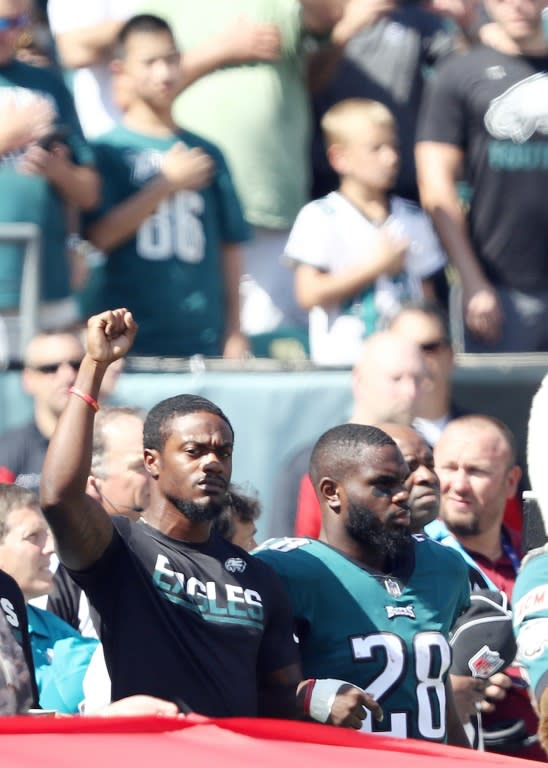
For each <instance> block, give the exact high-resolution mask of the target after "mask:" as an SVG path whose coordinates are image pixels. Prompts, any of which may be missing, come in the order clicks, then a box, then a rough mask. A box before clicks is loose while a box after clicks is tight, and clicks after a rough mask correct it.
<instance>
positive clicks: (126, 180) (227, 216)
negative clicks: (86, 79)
mask: <svg viewBox="0 0 548 768" xmlns="http://www.w3.org/2000/svg"><path fill="white" fill-rule="evenodd" d="M178 141H180V142H183V143H184V144H185V146H186V147H188V148H189V149H190V148H193V147H198V148H200V149H202V150H203V151H204V152H206V153H207V154H208V155H209V156H210V157H212V159H213V161H214V164H215V174H214V177H213V179H212V181H211V183H210V185H209V186H208V187H206V188H205V189H202V190H200V191H187V190H183V191H179V192H177V193H175V194H174V195H172V196H170V197H169V198H166V199H164V200H163V201H162V202H161V203H160V204H159V205H158V207H157V208H156V210H155V211H154V213H153V214H152V215H150V216H149V217H148V218H147V219H146V220H145V221H143V222H142V224H141V225H140V227H139V229H138V230H137V232H136V234H135V236H134V237H132V238H130V239H129V240H127V241H126V242H124V243H122V244H121V245H120V246H118V247H116V248H115V249H114V250H112V251H111V252H110V253H109V255H108V258H107V260H106V263H105V264H103V265H99V266H97V267H96V268H94V269H93V271H92V275H91V279H90V281H89V282H88V284H87V285H86V287H85V288H84V290H83V291H82V293H81V295H80V297H79V298H80V305H81V309H82V311H83V313H84V315H86V316H89V315H90V314H95V313H97V312H102V311H104V310H105V309H109V308H112V307H128V308H129V309H131V311H132V312H133V314H134V316H135V319H136V320H137V322H138V323H139V333H138V334H137V338H136V341H135V345H134V347H133V350H132V351H133V352H134V353H135V354H141V355H168V356H180V357H187V356H190V355H194V354H204V355H213V356H214V355H219V354H221V352H222V341H223V332H224V318H225V298H224V277H223V270H222V244H223V243H238V242H241V241H243V240H245V239H246V237H247V226H246V224H245V222H244V220H243V216H242V212H241V208H240V205H239V202H238V198H237V195H236V192H235V190H234V187H233V185H232V181H231V178H230V174H229V171H228V168H227V166H226V163H225V161H224V158H223V156H222V154H221V153H220V152H219V150H218V149H217V148H216V147H215V146H213V145H212V144H210V143H209V142H206V141H204V140H203V139H201V138H200V137H198V136H196V135H194V134H192V133H189V132H188V131H182V130H181V132H180V133H179V134H178V135H176V136H172V137H167V138H155V137H150V136H145V135H142V134H139V133H135V132H133V131H130V130H128V129H127V128H125V127H123V126H118V127H116V128H114V129H113V130H112V131H109V132H108V133H107V134H105V135H103V136H102V137H100V138H99V139H98V140H97V142H96V144H95V145H94V149H95V154H96V162H97V166H98V169H99V172H100V174H101V177H102V179H103V200H102V205H101V208H100V210H98V211H97V212H96V213H95V214H94V215H93V216H91V217H89V219H88V221H89V220H97V219H99V218H100V217H101V216H102V215H104V214H105V213H106V212H107V211H109V209H111V208H112V207H114V206H116V205H118V204H120V203H121V202H123V201H125V200H126V199H127V198H128V197H130V196H131V195H133V194H135V193H137V192H138V191H139V190H141V189H142V188H143V187H145V186H146V185H147V184H148V183H149V182H150V181H151V179H153V178H154V177H155V176H156V175H157V174H158V172H159V170H160V166H161V161H162V155H163V154H164V153H165V152H166V151H167V150H168V149H170V147H172V146H173V145H174V144H175V143H176V142H178Z"/></svg>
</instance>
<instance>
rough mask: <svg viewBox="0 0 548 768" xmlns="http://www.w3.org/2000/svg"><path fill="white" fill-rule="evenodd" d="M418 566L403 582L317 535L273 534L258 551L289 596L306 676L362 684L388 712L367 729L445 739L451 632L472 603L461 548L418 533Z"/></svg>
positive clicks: (369, 719)
mask: <svg viewBox="0 0 548 768" xmlns="http://www.w3.org/2000/svg"><path fill="white" fill-rule="evenodd" d="M413 539H414V541H413V548H414V565H413V567H412V570H411V571H410V574H409V575H408V576H407V577H406V578H405V580H401V579H399V578H396V577H391V576H389V575H386V574H375V573H373V572H369V571H367V570H365V569H364V568H362V567H360V565H359V564H358V563H356V562H355V561H353V560H350V559H348V558H347V557H345V556H344V555H342V554H341V553H339V552H337V551H336V550H335V549H332V548H331V547H329V546H328V545H326V544H323V543H321V542H319V541H316V540H311V539H271V540H269V541H267V542H265V544H264V545H263V546H262V547H261V548H260V549H259V550H257V552H256V554H257V556H258V557H260V558H261V559H263V560H265V562H267V563H268V564H269V565H271V566H272V567H273V568H274V569H275V570H276V571H277V572H278V574H279V575H280V576H281V578H282V581H283V582H284V584H285V586H286V588H287V591H288V594H289V596H290V600H291V604H292V608H293V615H294V618H295V623H296V633H297V635H298V637H299V644H300V649H301V657H302V663H303V671H304V675H305V677H316V678H326V677H332V678H338V679H341V680H346V681H348V682H351V683H354V684H355V685H358V686H359V687H360V688H363V689H364V690H365V691H367V692H368V693H371V694H372V696H374V697H375V699H377V701H378V702H379V704H380V705H381V706H382V708H383V710H384V720H383V721H382V722H381V723H377V722H376V721H373V719H372V717H371V715H370V713H369V714H368V715H367V717H366V719H365V720H364V724H363V726H362V730H364V731H374V732H381V733H384V734H386V735H390V736H399V737H403V738H405V737H411V738H419V739H429V740H431V741H445V740H446V738H447V728H446V725H447V724H446V716H445V715H446V697H445V685H444V684H445V679H446V677H447V674H448V671H449V667H450V664H451V649H450V646H449V643H448V641H447V635H448V633H449V630H450V629H451V627H452V625H453V623H454V621H455V620H456V618H457V617H458V616H459V615H460V614H461V613H462V611H463V610H465V609H466V607H467V606H468V604H469V595H470V590H469V585H468V577H467V572H466V567H465V565H464V562H463V561H462V559H461V558H460V557H459V556H458V554H457V553H455V552H452V551H450V550H447V548H445V547H442V546H440V545H439V544H438V543H437V542H433V541H430V540H428V539H425V538H424V537H422V536H416V537H413Z"/></svg>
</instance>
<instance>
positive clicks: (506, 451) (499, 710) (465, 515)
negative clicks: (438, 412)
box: [427, 414, 546, 761]
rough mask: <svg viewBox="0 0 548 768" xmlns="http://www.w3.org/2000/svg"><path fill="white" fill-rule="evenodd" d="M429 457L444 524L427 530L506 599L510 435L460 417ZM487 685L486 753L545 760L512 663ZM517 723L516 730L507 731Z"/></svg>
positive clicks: (515, 558) (511, 569)
mask: <svg viewBox="0 0 548 768" xmlns="http://www.w3.org/2000/svg"><path fill="white" fill-rule="evenodd" d="M434 458H435V466H436V472H437V473H438V476H439V478H440V485H441V510H440V517H441V522H442V523H444V526H443V527H442V526H440V523H439V522H437V523H433V524H432V525H431V526H428V528H427V533H429V534H430V535H434V536H435V537H436V538H438V539H439V540H440V541H441V542H442V543H443V544H445V545H446V546H448V547H450V548H452V549H455V550H457V551H458V552H460V554H461V555H462V557H463V559H464V560H465V561H466V563H467V564H468V568H469V578H470V582H471V585H472V588H473V589H474V590H475V589H478V588H479V589H482V588H488V589H495V590H500V591H501V592H504V593H505V594H506V596H507V598H508V600H509V601H512V595H513V589H514V584H515V581H516V576H517V574H518V570H519V567H520V558H521V551H520V541H519V537H518V536H517V535H516V534H515V533H514V532H512V531H511V530H510V529H508V528H506V527H505V525H504V524H503V518H504V508H505V504H506V501H507V499H509V498H511V497H513V496H514V494H515V492H516V488H517V485H518V483H519V480H520V478H521V469H520V467H519V466H518V464H517V463H516V448H515V440H514V436H513V434H512V432H511V431H510V430H509V429H508V427H507V426H506V424H504V423H503V422H502V421H499V420H498V419H495V418H493V417H491V416H484V415H479V414H470V415H468V416H461V417H460V418H458V419H454V420H453V421H452V422H450V423H449V424H448V425H447V427H446V428H445V429H444V431H443V432H442V435H441V437H440V439H439V440H438V442H437V443H436V446H435V448H434ZM490 683H491V685H490V686H489V688H487V689H486V690H485V696H486V698H485V699H484V700H483V701H482V704H481V710H482V712H483V713H484V716H483V732H484V733H483V735H484V741H485V746H486V749H487V750H488V751H489V750H490V749H491V746H490V744H491V743H493V744H494V745H493V747H492V750H493V751H497V752H503V753H505V754H519V756H520V757H525V758H529V759H532V760H541V761H546V756H545V754H544V753H543V751H542V749H541V748H540V747H539V745H538V744H536V743H534V742H533V743H531V742H530V741H529V737H530V736H533V735H534V734H535V733H536V729H537V725H538V722H537V718H536V716H535V713H534V712H533V709H532V707H531V704H530V702H529V699H528V696H527V691H526V688H524V685H523V679H522V677H521V673H520V670H519V668H518V667H516V666H512V667H509V668H508V669H506V670H504V672H497V673H496V675H494V676H493V678H491V679H490ZM460 698H461V692H459V693H458V699H460ZM458 705H459V707H460V701H458ZM520 721H523V722H522V723H521V725H524V728H523V729H522V730H521V731H520V732H516V731H514V732H512V731H511V729H510V731H509V730H508V728H509V726H516V725H518V724H520ZM505 732H506V737H505V738H504V739H503V738H502V737H500V738H499V735H500V734H501V733H505ZM494 734H498V735H497V736H496V738H495V735H494ZM495 742H496V743H495Z"/></svg>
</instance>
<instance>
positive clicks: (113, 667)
mask: <svg viewBox="0 0 548 768" xmlns="http://www.w3.org/2000/svg"><path fill="white" fill-rule="evenodd" d="M113 522H114V525H115V531H114V537H113V540H112V542H111V544H110V546H109V547H108V549H107V551H106V552H105V554H104V555H103V556H102V558H101V559H100V560H99V561H98V562H97V563H95V564H94V565H93V566H92V567H91V568H90V569H88V570H87V571H85V572H73V571H71V573H72V575H73V576H74V579H75V581H77V582H78V583H79V584H80V585H81V586H82V587H83V589H84V590H85V591H86V594H87V596H88V599H89V601H90V604H91V605H92V606H93V607H94V608H95V609H96V610H97V612H98V614H99V616H100V635H101V639H102V641H103V645H104V651H105V659H106V664H107V668H108V670H109V674H110V677H111V681H112V698H113V700H116V699H120V698H122V697H124V696H130V695H132V694H139V693H142V694H149V695H153V696H159V697H161V698H165V699H169V700H171V701H175V702H176V703H177V704H179V705H181V702H184V703H185V704H186V705H187V706H188V707H190V709H191V710H193V711H196V712H199V713H201V714H205V715H210V716H217V717H219V716H235V717H237V716H248V717H249V716H254V715H256V714H257V710H258V696H257V692H258V690H259V689H261V687H267V685H266V681H267V680H268V679H269V676H270V674H271V673H272V672H274V671H276V670H279V669H282V668H284V667H286V666H289V665H291V664H295V663H298V650H297V646H296V644H295V641H294V639H293V633H292V618H291V612H290V608H289V603H288V600H287V596H286V595H285V592H284V589H283V587H282V585H281V583H280V582H279V580H278V577H277V576H276V574H275V573H274V571H272V570H271V569H270V568H269V567H268V566H265V564H264V563H262V562H260V561H259V560H257V559H256V558H253V557H251V556H250V555H249V554H248V553H247V552H244V550H242V549H240V548H239V547H235V546H234V545H232V544H230V543H229V542H227V541H225V540H224V539H222V538H221V537H219V536H217V535H215V534H213V535H212V536H211V538H210V539H209V541H208V542H207V543H205V544H201V545H192V544H186V543H183V542H181V541H178V540H176V539H173V538H171V537H169V536H165V535H163V534H162V533H160V532H159V531H157V530H156V529H154V528H152V527H150V526H148V525H147V524H145V523H135V522H133V521H131V520H128V519H127V518H122V517H115V518H113Z"/></svg>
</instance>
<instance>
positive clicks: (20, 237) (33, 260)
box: [0, 222, 42, 358]
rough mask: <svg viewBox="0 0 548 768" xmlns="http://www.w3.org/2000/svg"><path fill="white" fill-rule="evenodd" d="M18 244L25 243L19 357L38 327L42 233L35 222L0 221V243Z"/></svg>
mask: <svg viewBox="0 0 548 768" xmlns="http://www.w3.org/2000/svg"><path fill="white" fill-rule="evenodd" d="M2 243H21V244H23V245H24V246H25V250H24V254H23V270H22V274H21V288H20V299H19V317H20V334H19V350H18V353H19V355H20V357H21V358H22V357H23V353H24V350H25V347H26V345H27V344H28V342H29V341H30V339H31V338H32V337H33V336H34V335H35V334H36V333H37V331H38V329H39V304H40V260H41V245H42V233H41V231H40V227H39V226H38V225H37V224H31V223H29V222H13V223H1V224H0V244H2Z"/></svg>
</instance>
